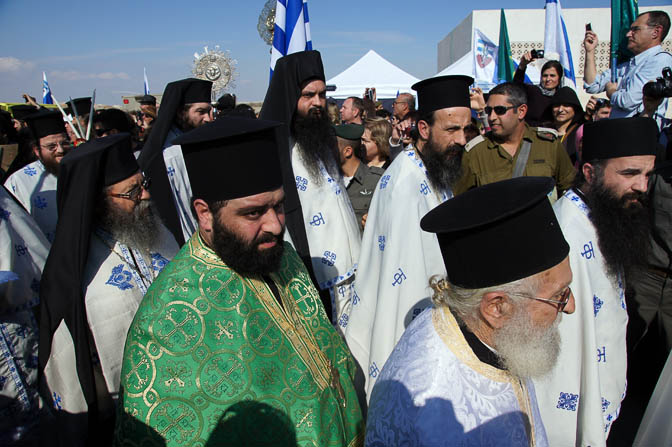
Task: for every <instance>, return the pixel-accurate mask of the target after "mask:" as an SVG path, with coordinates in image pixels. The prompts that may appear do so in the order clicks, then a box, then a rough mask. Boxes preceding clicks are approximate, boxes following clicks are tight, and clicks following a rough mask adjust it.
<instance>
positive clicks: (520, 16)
mask: <svg viewBox="0 0 672 447" xmlns="http://www.w3.org/2000/svg"><path fill="white" fill-rule="evenodd" d="M651 10H662V11H665V12H666V13H667V14H668V15H670V16H671V17H672V6H647V7H640V8H639V12H640V13H642V12H646V11H651ZM504 13H505V14H506V24H507V28H508V32H509V40H510V42H511V53H512V56H513V59H514V60H515V61H516V62H518V61H519V60H520V58H521V56H522V55H523V54H524V53H525V52H526V51H529V50H531V49H543V47H544V28H545V23H546V12H545V10H544V9H543V8H539V9H505V10H504ZM562 16H563V18H564V20H565V26H566V27H567V35H568V36H569V46H570V48H571V51H572V59H573V61H574V73H575V74H576V84H577V90H578V91H579V99H580V100H581V102H582V103H583V104H584V105H585V103H586V102H587V101H588V98H589V95H587V94H586V93H585V92H583V88H582V87H583V65H584V60H585V54H584V50H583V45H582V42H583V37H584V34H585V32H586V31H585V30H586V24H587V23H590V24H591V27H592V29H593V31H595V33H596V34H597V37H598V39H599V45H598V48H597V53H596V56H597V58H596V62H597V70H598V72H600V71H603V70H605V69H607V68H609V44H610V38H611V10H610V9H609V8H568V9H563V10H562ZM499 20H500V11H499V10H477V11H472V12H471V14H469V15H468V16H467V17H466V18H465V19H464V20H462V22H460V24H459V25H457V26H456V27H455V28H454V29H453V30H452V31H451V32H450V33H448V35H447V36H446V37H444V38H443V40H441V42H439V44H438V57H437V72H439V71H441V70H443V69H444V68H446V67H448V66H450V65H452V64H453V63H454V62H457V61H458V60H459V59H460V58H461V57H463V56H464V55H465V54H467V53H470V52H471V50H472V46H473V43H472V39H473V35H474V28H478V29H479V30H480V31H481V32H482V33H484V34H485V35H486V36H487V37H488V38H489V39H490V40H492V41H493V42H494V43H495V44H497V43H498V42H499ZM663 49H664V50H666V51H669V52H672V32H671V33H669V34H668V35H667V38H666V39H665V41H664V42H663ZM544 62H545V60H541V61H536V62H535V64H536V65H537V68H541V66H542V65H543V64H544ZM532 81H533V82H535V83H538V82H539V80H538V79H532ZM601 96H604V94H602V95H601ZM605 97H606V96H605Z"/></svg>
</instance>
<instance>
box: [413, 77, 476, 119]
mask: <svg viewBox="0 0 672 447" xmlns="http://www.w3.org/2000/svg"><path fill="white" fill-rule="evenodd" d="M473 83H474V79H473V78H471V77H469V76H462V75H454V76H453V75H451V76H437V77H434V78H429V79H425V80H423V81H420V82H416V83H415V84H413V86H412V87H411V88H412V89H413V90H415V91H416V92H418V112H419V114H420V116H423V115H426V114H428V113H430V112H433V111H435V110H440V109H446V108H448V107H470V106H471V104H470V102H469V86H470V85H471V84H473Z"/></svg>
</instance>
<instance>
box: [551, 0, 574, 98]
mask: <svg viewBox="0 0 672 447" xmlns="http://www.w3.org/2000/svg"><path fill="white" fill-rule="evenodd" d="M544 51H545V53H546V54H545V56H546V57H547V58H548V57H549V56H551V55H553V56H555V55H557V56H558V58H559V60H560V65H562V68H563V70H564V75H563V78H564V85H566V86H568V87H571V88H573V89H574V90H576V77H575V75H574V63H573V61H572V50H571V49H570V48H569V39H568V38H567V28H566V27H565V21H564V20H563V19H562V8H561V7H560V0H546V29H545V31H544Z"/></svg>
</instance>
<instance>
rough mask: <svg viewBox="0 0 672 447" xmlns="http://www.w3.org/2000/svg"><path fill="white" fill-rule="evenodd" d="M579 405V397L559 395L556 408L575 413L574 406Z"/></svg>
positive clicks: (565, 394) (570, 394)
mask: <svg viewBox="0 0 672 447" xmlns="http://www.w3.org/2000/svg"><path fill="white" fill-rule="evenodd" d="M578 403H579V395H578V394H572V393H562V392H561V393H560V398H559V399H558V405H556V408H559V409H561V410H569V411H576V405H577V404H578Z"/></svg>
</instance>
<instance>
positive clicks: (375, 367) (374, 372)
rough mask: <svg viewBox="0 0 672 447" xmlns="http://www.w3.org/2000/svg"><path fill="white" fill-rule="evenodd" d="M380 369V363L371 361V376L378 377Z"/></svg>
mask: <svg viewBox="0 0 672 447" xmlns="http://www.w3.org/2000/svg"><path fill="white" fill-rule="evenodd" d="M379 372H380V370H379V369H378V365H376V362H373V363H371V366H369V377H373V378H376V377H378V373H379Z"/></svg>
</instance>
